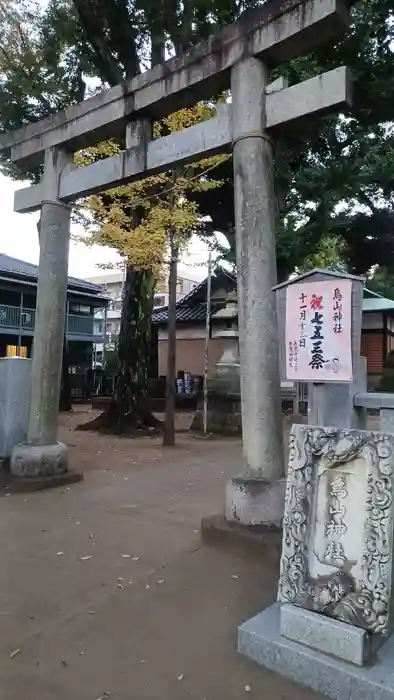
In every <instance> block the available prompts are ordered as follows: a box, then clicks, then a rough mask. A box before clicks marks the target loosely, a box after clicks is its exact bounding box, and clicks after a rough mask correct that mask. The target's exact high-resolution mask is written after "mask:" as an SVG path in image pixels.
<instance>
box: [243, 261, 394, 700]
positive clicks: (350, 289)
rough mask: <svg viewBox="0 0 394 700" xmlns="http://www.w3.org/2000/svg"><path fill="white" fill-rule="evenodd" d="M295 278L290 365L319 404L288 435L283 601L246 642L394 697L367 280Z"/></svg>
mask: <svg viewBox="0 0 394 700" xmlns="http://www.w3.org/2000/svg"><path fill="white" fill-rule="evenodd" d="M293 285H294V286H293V288H292V289H291V290H290V292H289V286H290V285H286V286H283V287H281V288H279V290H280V291H279V297H278V298H279V305H278V306H279V315H280V317H281V324H280V327H281V330H282V334H281V339H282V342H281V344H280V349H281V365H282V376H284V377H285V378H294V375H296V376H297V373H298V375H299V374H301V376H300V379H303V380H306V381H309V382H310V395H311V397H312V406H311V407H310V409H309V411H308V425H307V426H303V425H294V426H293V427H292V430H291V434H290V443H289V464H288V474H287V484H286V496H285V509H284V517H283V544H282V557H281V567H280V578H279V587H278V602H277V603H275V604H274V605H272V606H270V607H269V608H267V609H266V610H264V611H263V612H262V613H261V614H260V615H257V616H256V617H255V618H253V619H252V620H249V621H248V622H246V623H245V624H244V625H242V626H241V627H240V628H239V636H238V644H239V650H240V651H241V653H243V654H245V655H247V656H249V657H250V658H253V659H255V660H256V661H258V662H259V663H261V664H263V665H264V666H267V667H268V668H271V669H273V670H276V671H278V672H279V673H281V674H282V675H285V676H287V677H289V678H292V679H293V680H296V681H299V682H301V683H303V684H304V685H306V686H309V687H311V688H313V689H315V690H319V691H321V692H323V693H325V694H326V695H328V696H329V697H331V698H335V699H337V700H343V699H344V698H360V699H361V698H363V699H364V698H365V699H368V700H372V699H374V698H379V699H380V700H389V699H390V700H394V636H393V637H391V636H390V634H391V631H392V621H393V610H392V572H393V544H394V539H393V526H394V504H393V489H394V433H391V432H373V431H369V430H361V429H359V428H358V427H356V426H357V425H364V422H365V411H364V408H365V406H368V405H370V403H371V402H370V401H369V402H368V400H367V398H366V395H365V394H363V393H362V391H361V392H360V390H359V387H360V386H362V385H363V383H364V381H365V367H364V366H363V362H362V361H361V360H362V358H360V356H359V352H360V335H361V299H362V281H361V280H359V279H357V278H354V277H353V278H352V277H346V276H342V275H337V274H336V273H335V274H333V273H331V274H330V273H328V272H327V271H317V270H316V271H313V272H312V273H310V274H308V275H307V276H306V277H302V278H299V279H298V280H295V281H294V282H293ZM289 301H290V304H289ZM294 305H295V306H296V307H297V309H296V312H294V311H293V306H294ZM338 306H340V307H341V308H338ZM281 309H282V311H283V313H282V315H281V313H280V310H281ZM338 324H340V326H338ZM342 332H343V333H344V336H343V338H340V337H338V336H340V335H341V333H342ZM334 358H337V359H338V362H339V364H340V365H341V368H338V363H334V362H333V359H334ZM315 377H316V379H315ZM373 396H374V401H375V403H378V399H377V398H376V397H378V395H377V394H375V395H373ZM386 404H387V402H386V403H384V404H383V403H382V404H381V405H382V406H386ZM360 410H361V411H362V412H361V413H360V412H359V411H360ZM384 410H386V411H388V410H391V411H392V407H391V403H390V405H389V404H387V408H385V409H384ZM316 419H317V421H318V424H313V422H312V421H313V420H315V421H316ZM328 420H329V421H330V423H328ZM317 421H316V422H317ZM330 424H331V425H330ZM382 424H383V425H384V423H382ZM327 425H328V426H329V427H326V426H327Z"/></svg>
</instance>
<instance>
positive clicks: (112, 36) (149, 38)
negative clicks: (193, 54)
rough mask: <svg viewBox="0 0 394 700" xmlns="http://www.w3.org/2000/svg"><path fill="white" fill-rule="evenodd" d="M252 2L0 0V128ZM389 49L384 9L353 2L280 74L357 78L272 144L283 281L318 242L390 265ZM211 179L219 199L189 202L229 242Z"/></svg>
mask: <svg viewBox="0 0 394 700" xmlns="http://www.w3.org/2000/svg"><path fill="white" fill-rule="evenodd" d="M259 4H261V3H259V2H246V1H245V2H244V1H241V0H215V1H214V0H196V1H195V2H191V1H190V0H184V1H183V2H181V0H157V1H156V2H155V3H152V2H151V1H150V0H50V2H49V4H48V7H47V8H46V10H45V11H44V12H43V13H41V15H40V13H39V12H38V9H37V8H36V7H35V5H34V2H33V0H24V2H13V0H1V4H0V12H1V13H2V14H3V17H4V16H5V15H6V13H7V17H8V20H7V22H8V23H4V22H3V24H2V27H3V30H2V31H1V32H0V91H1V103H0V128H1V129H3V130H4V129H9V128H13V127H16V126H19V125H21V124H23V123H26V122H28V121H32V120H36V119H39V118H41V117H43V116H46V115H47V114H48V113H52V112H54V111H56V110H57V109H59V108H60V107H62V106H64V105H67V104H71V103H73V102H75V101H78V100H79V99H81V97H83V96H84V95H86V93H87V91H89V90H93V89H96V88H97V86H99V85H104V86H105V85H114V84H115V83H118V82H122V81H123V80H126V79H128V78H129V77H131V76H133V75H135V74H136V73H138V72H139V71H141V70H144V69H145V68H147V67H149V65H150V60H151V59H152V60H153V62H157V61H160V60H162V59H163V58H164V57H165V55H166V54H167V55H168V53H171V52H172V53H174V52H176V53H179V52H180V51H182V50H183V49H184V48H185V47H186V46H189V45H191V44H193V43H196V42H197V41H199V40H201V39H204V38H206V36H207V35H209V34H211V33H212V32H213V31H215V30H216V29H217V28H218V27H219V26H222V25H223V24H226V23H229V22H232V21H234V20H236V19H237V18H239V16H240V15H241V14H242V13H243V12H245V11H246V10H249V9H251V8H252V7H254V6H257V5H259ZM10 18H11V19H10ZM10 22H11V24H10ZM10 26H11V31H10ZM27 28H28V29H27ZM7 33H8V37H9V38H10V37H11V41H9V40H8V39H7ZM393 41H394V21H393V3H392V1H391V0H361V1H360V2H358V3H357V4H356V5H355V6H354V7H353V9H352V24H351V28H350V30H349V31H348V33H347V35H346V36H345V37H344V38H343V39H341V40H340V41H338V42H336V43H334V44H332V45H331V46H324V47H322V48H321V49H319V50H317V51H315V52H314V53H313V54H312V55H309V56H305V57H300V58H299V59H297V60H295V61H292V62H291V63H289V64H287V65H283V66H281V67H280V71H279V72H280V74H282V75H286V76H287V77H288V78H289V79H290V83H294V82H297V81H299V80H301V79H304V78H306V77H309V76H311V75H315V74H317V73H319V72H322V71H324V70H329V69H331V68H334V67H336V66H338V65H348V66H349V67H350V68H351V70H352V73H353V76H354V80H355V97H354V106H353V109H352V111H351V114H350V115H348V116H347V117H345V116H343V115H342V116H340V117H328V118H326V119H323V120H322V119H319V120H316V121H313V120H312V121H311V122H310V123H308V127H307V128H305V126H304V127H300V128H299V129H292V130H291V133H288V134H287V135H285V136H282V137H281V139H280V141H279V142H278V143H277V145H276V181H277V190H278V201H279V207H280V211H281V213H282V216H281V220H280V223H279V226H278V236H277V256H278V268H279V275H280V277H281V278H283V277H285V276H286V275H287V274H288V273H289V272H290V271H291V270H292V269H293V267H294V265H300V264H302V260H303V258H304V257H305V256H308V255H310V254H313V252H314V251H315V250H316V249H317V248H318V246H319V241H320V238H321V237H322V236H327V235H328V236H332V235H333V236H340V237H341V238H343V240H344V241H345V244H346V251H347V252H346V254H347V263H348V265H349V269H351V270H352V271H355V272H358V273H365V272H366V271H367V270H369V269H370V268H371V267H372V266H376V265H377V266H379V265H385V267H386V268H387V269H388V271H390V270H392V269H393V268H394V242H393V240H394V238H393V221H394V214H393V201H394V200H393V185H394V148H393V146H394V128H393V124H392V122H391V119H392V105H393V104H394V52H393ZM277 73H278V72H276V73H274V74H273V78H275V77H276V75H277ZM22 174H23V175H24V176H26V175H30V177H32V178H33V179H34V178H37V176H38V175H37V173H22ZM18 175H19V176H20V175H21V173H18ZM215 177H217V178H218V179H221V180H223V181H224V182H225V186H224V187H223V188H221V190H220V194H219V193H216V192H196V193H194V194H193V198H194V200H195V201H196V202H197V203H198V204H199V206H200V208H201V209H202V211H203V213H204V214H207V215H210V216H211V217H212V219H213V222H214V226H215V228H217V229H218V230H220V231H222V232H224V233H225V234H226V235H227V236H228V238H229V240H230V242H232V232H233V226H234V217H233V190H232V169H231V162H227V163H225V164H223V165H222V166H221V167H219V168H218V169H217V172H216V173H215Z"/></svg>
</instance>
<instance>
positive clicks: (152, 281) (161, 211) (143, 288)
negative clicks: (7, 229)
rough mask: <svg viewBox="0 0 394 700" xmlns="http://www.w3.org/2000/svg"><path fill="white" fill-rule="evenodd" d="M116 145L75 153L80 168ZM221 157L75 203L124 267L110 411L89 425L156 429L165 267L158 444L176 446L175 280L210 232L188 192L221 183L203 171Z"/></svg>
mask: <svg viewBox="0 0 394 700" xmlns="http://www.w3.org/2000/svg"><path fill="white" fill-rule="evenodd" d="M214 113H215V107H214V106H212V105H206V104H198V105H196V106H195V107H192V108H190V109H184V110H181V111H178V112H176V113H174V114H172V115H170V116H169V117H167V118H165V119H163V120H162V121H160V122H159V123H156V124H154V126H153V137H154V138H160V137H162V136H166V135H168V134H170V133H172V132H175V131H181V130H182V129H185V128H187V127H189V126H192V125H193V124H196V123H199V122H201V121H204V120H205V119H208V118H211V117H212V116H213V114H214ZM121 149H122V145H121V144H119V143H116V142H114V141H110V142H106V143H103V144H100V145H98V146H96V147H94V148H90V149H88V150H87V151H83V152H81V153H79V154H78V155H77V157H76V162H77V164H81V165H85V164H87V163H89V162H94V161H96V160H98V159H101V158H103V157H107V156H110V155H115V154H116V153H119V152H120V150H121ZM226 157H227V156H215V157H211V158H205V159H202V160H200V161H199V162H198V163H193V164H191V165H187V166H184V167H179V168H176V169H174V170H171V171H169V172H165V173H162V174H159V175H154V176H152V177H148V178H146V179H144V180H141V181H138V182H136V183H132V184H126V185H122V186H120V187H116V188H113V189H111V190H109V191H108V192H105V193H103V194H100V195H94V196H91V197H88V198H87V199H86V200H85V201H83V202H82V204H81V206H82V209H83V210H84V211H86V212H87V215H85V216H83V221H84V228H85V233H84V234H83V235H82V237H81V238H80V240H82V241H83V242H84V243H86V244H87V245H94V244H99V245H103V246H109V247H111V248H114V249H115V250H117V251H118V253H119V254H120V256H121V258H122V260H123V262H124V263H125V266H126V275H125V284H124V292H123V304H122V317H121V326H120V334H119V339H118V358H119V368H118V374H117V379H116V383H115V390H114V395H113V400H112V403H111V406H110V408H109V409H108V411H106V412H105V413H104V414H103V415H102V416H101V417H100V418H99V419H98V421H97V422H96V424H95V427H96V428H99V429H104V430H111V431H112V430H114V431H116V432H133V431H134V430H140V429H145V428H150V427H157V425H158V421H157V420H156V419H155V418H154V417H153V416H152V414H151V412H150V408H149V401H148V396H147V385H148V365H149V357H150V352H151V314H152V310H153V297H154V289H155V285H156V282H157V280H158V279H159V278H160V277H161V276H162V275H163V270H164V268H165V267H166V266H168V268H169V274H168V278H169V309H168V319H169V320H168V365H167V392H166V417H165V422H164V444H166V445H170V444H174V408H175V406H174V404H175V396H174V391H175V389H174V387H175V371H176V370H175V368H176V282H177V265H178V260H179V256H180V255H181V253H182V252H184V251H185V249H186V248H187V245H188V242H189V241H190V238H191V236H192V235H193V234H200V235H202V236H204V235H207V234H208V233H209V222H208V223H207V222H206V221H203V219H202V217H201V215H200V212H199V208H198V205H197V204H196V202H195V201H193V199H192V197H191V195H192V194H193V193H195V192H201V191H206V190H209V189H213V188H218V187H220V186H221V181H220V180H218V179H215V180H213V179H210V178H209V173H210V172H211V171H213V170H214V169H215V168H216V167H217V165H218V164H219V163H221V162H223V159H224V158H226Z"/></svg>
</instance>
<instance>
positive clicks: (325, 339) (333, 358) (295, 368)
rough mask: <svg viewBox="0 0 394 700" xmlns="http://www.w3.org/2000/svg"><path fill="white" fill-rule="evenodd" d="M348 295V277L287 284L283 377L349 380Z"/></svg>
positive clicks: (349, 320) (330, 380)
mask: <svg viewBox="0 0 394 700" xmlns="http://www.w3.org/2000/svg"><path fill="white" fill-rule="evenodd" d="M351 298H352V282H351V280H348V279H338V278H335V277H333V278H332V280H326V281H324V282H301V283H298V284H290V285H289V286H288V287H287V290H286V330H285V343H286V366H285V379H286V380H288V381H298V382H312V383H313V382H317V383H320V382H351V381H352V379H353V368H352V343H351V322H352V307H351Z"/></svg>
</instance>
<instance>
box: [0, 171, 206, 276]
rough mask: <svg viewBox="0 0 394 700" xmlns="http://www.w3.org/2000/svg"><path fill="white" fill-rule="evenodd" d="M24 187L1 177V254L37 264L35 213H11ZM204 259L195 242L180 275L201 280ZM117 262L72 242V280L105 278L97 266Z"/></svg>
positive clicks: (101, 251)
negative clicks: (19, 192) (76, 278)
mask: <svg viewBox="0 0 394 700" xmlns="http://www.w3.org/2000/svg"><path fill="white" fill-rule="evenodd" d="M27 185H28V183H20V182H17V183H15V182H13V181H12V180H10V179H8V178H6V177H4V176H3V175H1V174H0V202H1V212H0V214H1V218H0V253H5V254H6V255H11V256H12V257H14V258H19V259H20V260H26V261H27V262H31V263H35V264H37V263H38V258H39V246H38V237H37V228H36V223H37V219H38V213H35V214H16V213H15V212H14V210H13V202H14V191H15V189H19V188H21V187H24V186H27ZM207 258H208V252H207V248H206V246H205V245H204V244H202V243H201V242H200V241H198V240H197V241H193V243H192V244H191V246H190V249H189V252H188V254H187V255H185V256H184V259H183V261H182V266H181V269H180V272H181V274H182V275H184V276H186V275H190V278H191V279H196V280H200V279H203V278H204V277H205V274H206V267H205V265H204V263H205V262H206V260H207ZM116 259H117V256H116V254H115V253H114V251H112V250H111V249H110V248H103V247H101V246H94V247H93V248H87V247H86V246H84V245H83V244H82V243H75V242H74V241H71V244H70V262H69V272H70V275H74V276H75V277H92V276H93V275H99V274H105V272H104V271H102V270H100V268H98V267H97V265H99V264H107V263H112V262H116Z"/></svg>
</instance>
